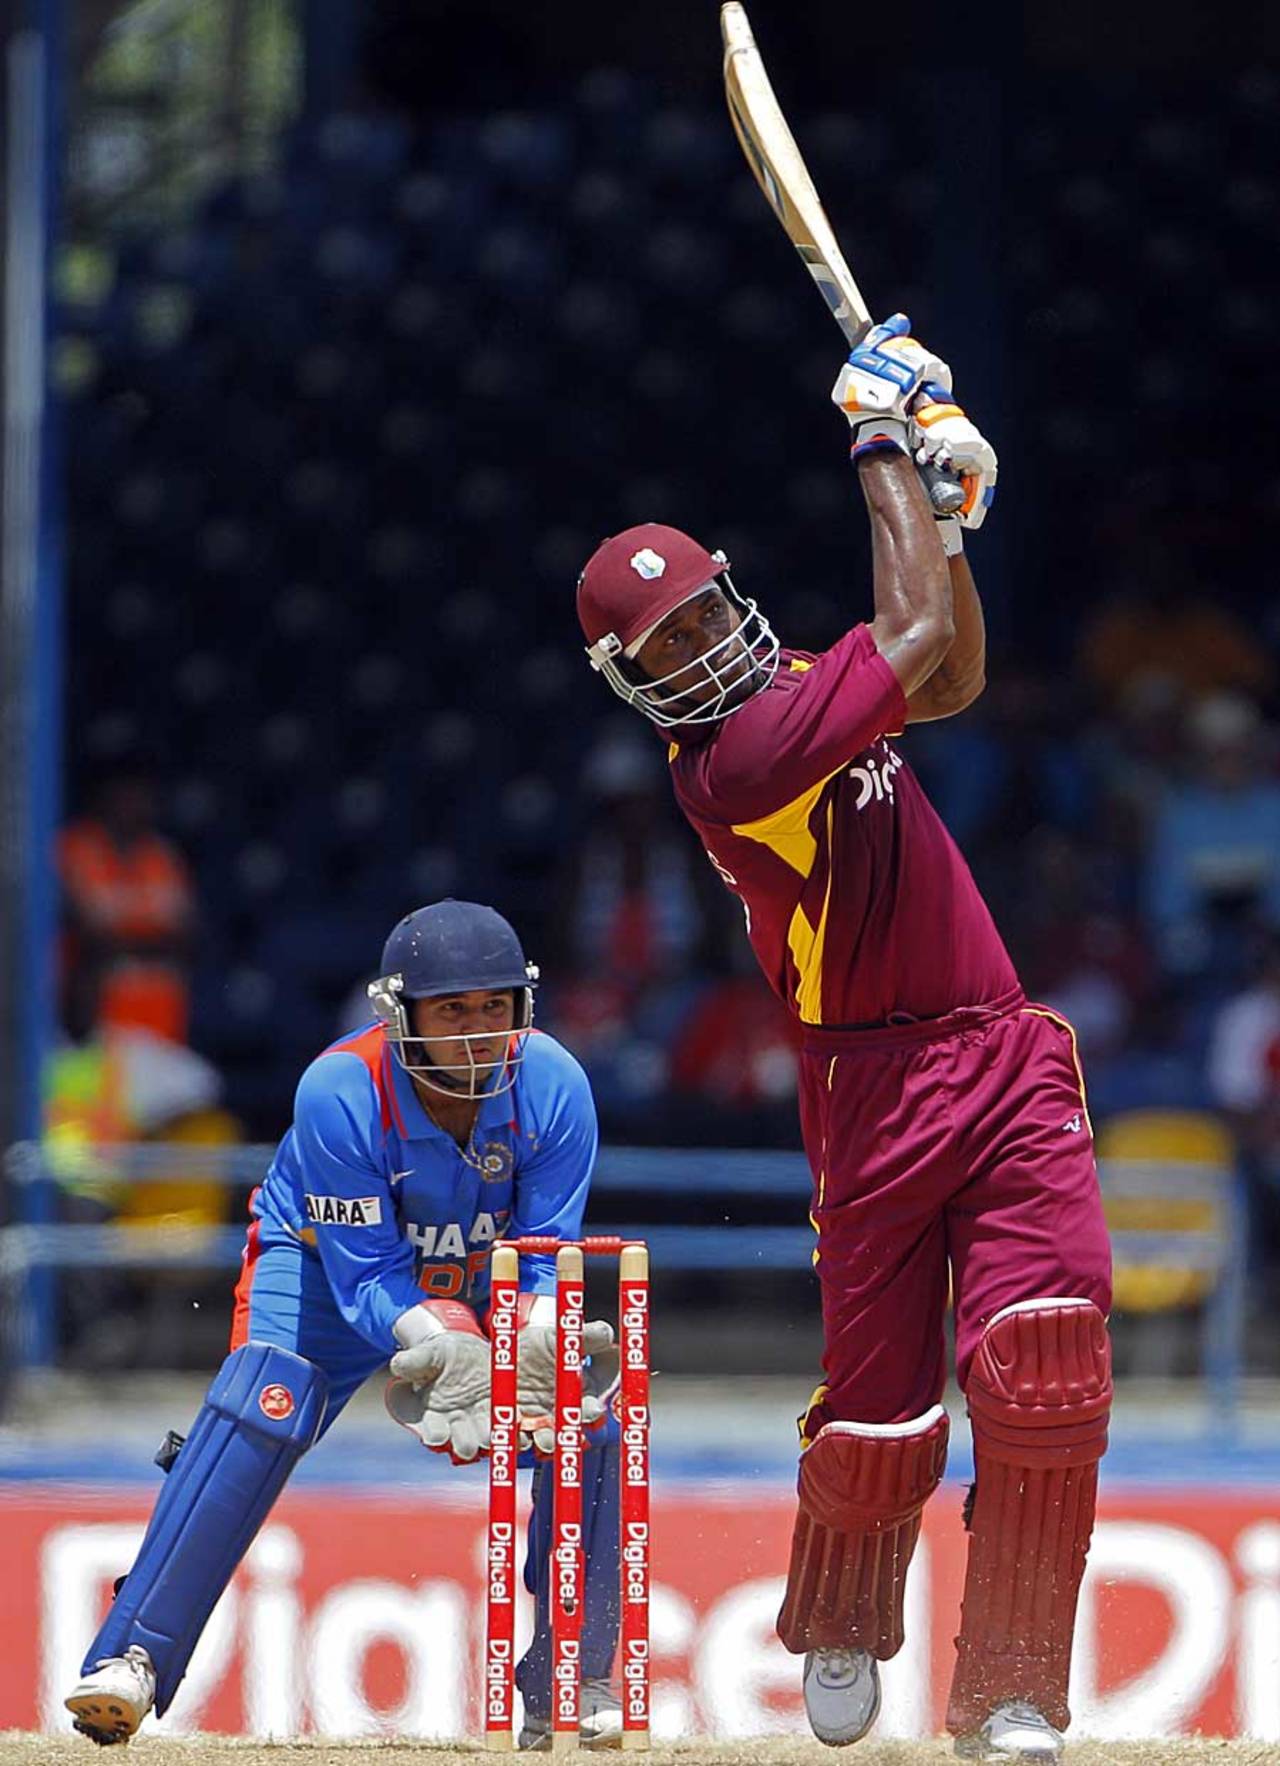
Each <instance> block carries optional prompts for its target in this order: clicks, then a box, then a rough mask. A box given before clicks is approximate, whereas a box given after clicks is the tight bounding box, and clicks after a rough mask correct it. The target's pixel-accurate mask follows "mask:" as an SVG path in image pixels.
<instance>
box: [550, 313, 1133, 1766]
mask: <svg viewBox="0 0 1280 1766" xmlns="http://www.w3.org/2000/svg"><path fill="white" fill-rule="evenodd" d="M950 387H951V376H950V371H949V369H948V368H947V366H946V364H945V363H944V362H942V361H941V360H940V359H939V358H938V357H937V356H935V355H933V354H931V352H930V351H929V350H927V349H926V348H925V347H924V346H923V345H922V344H920V343H919V342H917V341H916V340H915V339H914V338H912V337H911V336H910V335H909V324H908V321H907V320H906V318H905V317H904V316H903V315H902V314H897V315H895V316H894V317H893V318H892V319H890V320H889V321H888V322H887V323H886V324H884V325H880V326H877V327H875V328H874V329H873V330H872V331H871V332H869V333H868V335H867V337H866V338H865V339H864V341H863V342H862V343H861V344H860V345H859V346H858V347H857V348H856V349H855V350H854V351H853V353H852V354H851V355H850V357H849V359H848V361H847V363H846V364H845V365H844V366H843V367H842V369H841V370H840V374H839V377H838V379H837V381H836V384H835V389H834V392H833V395H832V396H833V398H834V400H835V403H836V404H837V405H839V406H840V408H841V409H842V410H843V411H844V413H845V415H846V416H847V418H848V420H849V425H850V430H851V455H852V461H853V465H854V467H855V469H856V471H857V474H858V479H859V482H860V484H861V487H862V493H863V496H864V498H865V500H866V505H867V511H868V514H869V517H870V521H871V544H872V560H873V582H872V590H873V596H874V602H875V613H874V617H873V618H872V620H871V621H870V623H869V624H865V625H864V624H859V625H854V626H853V627H852V629H851V630H849V631H848V632H846V633H845V635H844V636H843V637H842V638H840V639H839V640H838V641H837V642H836V643H835V644H833V645H832V647H831V648H830V649H829V650H827V651H824V652H823V653H822V654H821V655H809V654H805V653H802V652H799V651H794V650H786V649H781V648H780V646H779V644H778V641H777V639H776V638H775V637H774V635H773V632H772V631H771V629H770V627H769V624H768V621H767V620H766V619H765V617H764V615H763V614H762V613H761V612H760V611H759V610H758V608H757V605H756V603H755V602H754V601H753V600H749V599H744V598H743V597H742V596H741V595H739V593H738V592H737V590H736V589H735V587H734V585H733V583H732V582H731V580H730V577H729V572H728V561H727V559H726V558H725V556H724V554H723V553H721V552H716V553H710V552H708V551H706V550H705V549H704V547H702V546H701V545H699V544H698V543H697V542H696V541H694V540H692V539H690V538H689V536H688V535H687V534H684V533H681V532H679V531H677V530H676V529H674V528H670V527H662V526H657V525H646V526H641V527H633V528H630V529H628V530H627V531H626V532H624V533H620V534H616V535H614V536H613V537H612V538H611V539H608V540H606V541H605V542H604V543H603V544H602V545H601V546H600V547H599V548H598V550H597V551H596V552H595V553H594V555H593V556H592V557H591V559H590V560H589V561H588V563H587V565H586V568H585V569H584V571H583V573H582V576H581V578H580V580H579V584H578V617H579V620H580V622H581V625H582V629H583V632H584V634H585V637H586V640H587V646H588V648H587V654H588V656H589V658H590V660H591V663H592V666H593V667H594V668H595V669H596V670H597V671H599V672H600V673H601V674H602V675H603V676H604V678H605V680H606V681H607V682H608V684H609V686H610V687H612V688H613V690H614V692H616V693H617V694H618V695H619V696H620V697H621V698H622V699H623V700H625V701H626V703H627V704H629V705H634V706H635V707H636V708H637V709H638V710H639V711H641V712H643V714H644V715H645V716H646V717H647V718H649V719H650V721H651V722H652V723H654V724H655V725H657V726H658V728H659V729H660V730H661V731H662V732H664V734H665V735H666V737H667V738H668V742H669V748H668V753H669V757H670V767H671V779H672V783H673V785H674V788H675V793H676V799H677V801H678V802H679V804H680V807H681V809H682V810H683V811H684V814H685V815H686V817H687V818H688V820H689V822H690V823H691V824H692V826H693V828H694V830H695V832H696V833H697V835H698V838H699V839H700V840H701V842H702V844H703V846H704V847H705V849H706V852H707V856H708V857H709V859H710V860H711V863H712V864H713V865H714V866H715V868H716V870H717V871H718V872H719V874H720V876H721V878H722V879H723V881H724V882H725V884H726V885H727V886H728V888H729V889H730V890H732V891H733V893H734V894H735V895H737V897H738V898H739V900H740V901H741V903H742V906H743V910H744V912H745V914H746V919H747V932H748V935H749V937H750V940H751V944H752V947H753V949H754V951H755V954H756V957H757V958H758V960H759V963H760V966H761V968H762V969H763V970H764V973H765V975H766V977H767V979H768V981H769V983H770V985H771V986H772V987H773V989H774V991H775V992H776V993H777V994H778V995H779V996H780V998H781V999H782V1000H783V1001H785V1003H786V1005H787V1006H788V1007H789V1008H790V1010H791V1011H792V1012H793V1013H794V1014H795V1016H796V1017H797V1018H798V1019H799V1021H800V1023H801V1025H802V1026H803V1034H804V1043H803V1053H802V1057H801V1068H800V1111H801V1125H802V1130H803V1135H804V1143H805V1147H806V1150H807V1152H808V1157H809V1162H810V1165H811V1167H812V1171H813V1182H814V1198H813V1222H814V1226H815V1228H816V1230H817V1234H818V1243H817V1249H816V1251H815V1253H814V1261H815V1264H816V1266H817V1271H818V1275H819V1278H820V1283H821V1293H822V1315H823V1335H824V1350H823V1369H824V1380H823V1383H822V1385H821V1386H819V1388H818V1390H817V1392H816V1393H815V1394H814V1397H813V1399H812V1401H811V1403H810V1406H809V1409H808V1411H807V1413H806V1415H805V1416H804V1417H803V1418H802V1419H801V1425H800V1432H801V1455H800V1473H799V1504H798V1511H797V1516H796V1524H795V1531H794V1536H793V1541H792V1549H791V1562H790V1569H789V1574H788V1579H787V1587H786V1593H785V1597H784V1600H783V1604H782V1611H781V1613H780V1614H779V1617H778V1633H779V1636H780V1637H781V1639H782V1642H783V1643H784V1644H785V1645H786V1647H787V1648H788V1649H789V1650H791V1651H793V1652H794V1653H796V1654H798V1655H799V1654H803V1656H804V1658H805V1662H804V1676H803V1683H804V1697H805V1707H806V1710H807V1712H808V1716H809V1721H810V1724H811V1726H812V1728H813V1731H814V1733H815V1734H816V1735H817V1736H818V1738H819V1739H820V1740H821V1741H824V1742H827V1743H828V1744H830V1745H831V1746H834V1747H839V1746H843V1745H845V1744H847V1743H849V1742H854V1741H857V1740H858V1739H859V1738H860V1737H861V1736H863V1735H865V1734H866V1732H867V1730H868V1729H869V1728H870V1727H871V1725H872V1723H873V1722H874V1721H875V1717H876V1714H877V1711H878V1709H879V1702H880V1689H879V1678H878V1664H879V1663H880V1662H882V1661H886V1660H888V1659H889V1658H890V1657H891V1656H893V1655H894V1654H895V1652H896V1651H897V1650H898V1649H899V1648H900V1647H901V1645H902V1640H903V1629H902V1627H903V1590H904V1583H905V1579H906V1574H907V1567H908V1564H909V1563H910V1559H911V1553H912V1550H913V1548H914V1546H915V1542H916V1538H917V1535H918V1533H919V1529H920V1517H921V1511H922V1509H923V1507H924V1504H925V1502H926V1501H927V1500H928V1498H929V1496H930V1495H931V1493H932V1492H933V1491H934V1490H935V1489H936V1487H937V1485H938V1483H939V1480H940V1479H941V1477H942V1473H943V1466H944V1461H945V1457H946V1448H947V1416H946V1412H945V1411H944V1410H943V1408H942V1405H941V1403H940V1399H941V1397H942V1393H943V1385H944V1380H945V1374H946V1366H945V1346H944V1335H943V1323H944V1314H945V1311H946V1306H947V1298H948V1290H949V1288H950V1292H951V1295H952V1298H953V1302H954V1309H955V1335H956V1373H957V1377H958V1380H959V1383H960V1386H961V1389H962V1390H963V1392H964V1394H965V1398H966V1401H967V1404H968V1410H969V1416H970V1419H971V1422H972V1427H973V1445H974V1460H975V1468H976V1476H975V1481H974V1485H973V1488H972V1490H971V1492H970V1495H969V1501H968V1503H967V1504H966V1509H965V1520H966V1524H967V1527H968V1531H969V1550H968V1568H967V1573H966V1579H965V1587H964V1603H963V1611H962V1616H961V1622H960V1635H959V1636H958V1638H957V1639H956V1649H957V1661H956V1665H955V1673H954V1678H953V1681H952V1687H951V1697H950V1704H949V1709H948V1713H947V1726H948V1728H949V1730H950V1731H951V1732H952V1734H953V1735H954V1736H955V1747H956V1752H957V1753H958V1754H959V1755H961V1756H962V1757H964V1758H966V1759H975V1760H1020V1761H1037V1762H1044V1761H1054V1760H1057V1759H1058V1758H1059V1757H1060V1756H1061V1752H1062V1736H1061V1731H1062V1730H1064V1729H1065V1728H1066V1726H1067V1723H1068V1721H1069V1713H1068V1709H1067V1679H1068V1668H1069V1663H1070V1654H1071V1634H1072V1626H1073V1621H1074V1618H1075V1611H1076V1599H1077V1594H1078V1591H1079V1586H1080V1578H1081V1575H1082V1573H1083V1571H1084V1564H1085V1555H1086V1552H1087V1549H1088V1545H1089V1539H1090V1535H1091V1532H1092V1528H1093V1517H1094V1502H1095V1492H1096V1484H1097V1469H1098V1462H1099V1460H1100V1459H1101V1458H1102V1455H1103V1452H1104V1451H1105V1449H1106V1443H1107V1423H1108V1416H1109V1411H1110V1405H1111V1370H1110V1353H1109V1346H1108V1338H1107V1327H1106V1316H1107V1311H1108V1308H1109V1304H1110V1254H1109V1249H1108V1243H1107V1235H1106V1229H1105V1226H1104V1223H1103V1218H1102V1209H1101V1204H1100V1199H1099V1192H1098V1182H1097V1175H1096V1170H1095V1166H1094V1157H1093V1146H1092V1136H1091V1132H1090V1126H1089V1117H1088V1112H1087V1110H1086V1107H1085V1100H1084V1095H1083V1090H1082V1081H1081V1073H1080V1067H1079V1063H1078V1061H1077V1058H1076V1051H1075V1039H1074V1036H1073V1034H1072V1031H1071V1028H1070V1026H1069V1025H1068V1024H1067V1023H1065V1022H1064V1021H1063V1020H1062V1019H1061V1018H1059V1017H1058V1016H1056V1014H1054V1013H1053V1012H1050V1011H1048V1010H1047V1009H1046V1008H1044V1007H1043V1006H1037V1005H1033V1004H1031V1003H1029V1002H1028V1000H1027V999H1026V997H1025V996H1024V994H1023V991H1022V988H1021V987H1020V985H1019V983H1018V977H1017V975H1016V974H1015V973H1014V970H1013V966H1012V964H1011V963H1010V960H1009V957H1008V954H1007V953H1006V951H1005V948H1004V945H1003V944H1002V942H1001V940H1000V937H999V934H998V933H997V932H996V929H995V926H994V925H993V923H992V920H991V916H990V914H989V913H988V911H987V908H986V905H985V904H984V902H983V900H982V898H981V896H980V895H979V893H978V890H977V888H976V886H975V884H974V881H973V878H972V876H971V875H970V873H969V870H968V868H967V866H966V865H965V863H964V860H963V859H962V858H961V856H960V853H959V852H958V850H957V848H956V847H955V845H954V843H953V842H952V840H951V838H950V836H949V835H948V833H947V831H946V829H945V828H944V827H943V825H942V823H941V821H940V820H939V818H938V816H937V815H936V813H935V812H934V810H933V809H932V808H931V806H930V805H929V803H928V801H927V800H926V798H925V796H924V794H923V792H922V790H921V788H920V786H919V784H918V783H917V781H916V779H915V777H914V775H913V774H912V772H911V769H910V767H909V766H908V765H907V764H906V763H905V761H904V760H903V758H902V755H901V753H900V751H899V748H898V746H897V738H898V737H899V736H900V735H901V734H902V732H903V731H904V730H905V728H906V726H907V725H908V724H910V723H915V722H921V721H924V720H927V719H933V718H943V717H950V716H952V715H953V714H954V713H956V712H958V711H962V710H963V709H964V707H965V706H966V705H968V704H970V703H971V701H972V700H973V699H974V698H976V697H977V695H978V694H979V693H980V692H981V690H982V686H983V668H984V632H983V620H982V611H981V607H980V605H979V602H978V597H977V593H976V590H975V587H974V582H973V577H972V575H971V574H970V571H969V566H968V564H967V562H966V560H965V557H964V554H963V550H962V538H963V530H964V529H965V528H966V527H967V528H970V529H973V528H977V527H978V526H980V524H981V522H982V520H983V518H984V516H985V514H986V512H987V508H988V506H989V504H990V502H991V497H992V492H993V490H994V486H995V480H996V458H995V454H994V452H993V450H992V448H991V446H990V444H989V443H988V442H987V441H985V440H984V438H983V437H982V436H981V434H980V433H979V432H978V430H977V429H976V428H975V427H974V425H973V424H972V423H971V422H970V421H969V420H968V418H967V417H966V416H965V415H964V413H963V412H962V411H961V410H960V408H959V407H958V406H957V405H956V404H955V403H954V402H953V401H952V399H951V394H950ZM923 467H936V468H942V469H949V470H951V471H953V472H955V473H957V474H958V475H959V477H960V479H961V481H962V483H963V486H964V489H965V501H964V505H963V508H962V510H961V512H960V514H959V516H958V518H957V517H950V518H945V519H935V517H934V514H933V511H932V509H931V506H930V503H929V501H928V499H927V498H926V496H925V493H924V489H923V487H922V483H921V478H920V468H923Z"/></svg>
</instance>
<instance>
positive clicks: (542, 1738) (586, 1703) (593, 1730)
mask: <svg viewBox="0 0 1280 1766" xmlns="http://www.w3.org/2000/svg"><path fill="white" fill-rule="evenodd" d="M578 1741H579V1743H580V1744H581V1746H582V1747H584V1748H616V1747H621V1745H622V1700H621V1699H620V1698H619V1697H618V1695H617V1693H616V1692H615V1691H614V1690H613V1687H612V1685H611V1684H610V1682H609V1681H608V1680H591V1679H585V1678H584V1680H583V1682H582V1685H581V1687H580V1688H579V1691H578ZM550 1747H551V1719H550V1717H534V1716H531V1715H530V1713H529V1712H528V1711H527V1710H526V1711H525V1714H524V1723H523V1725H522V1727H521V1730H520V1748H521V1751H522V1752H524V1753H535V1754H542V1753H546V1752H547V1751H548V1749H549V1748H550Z"/></svg>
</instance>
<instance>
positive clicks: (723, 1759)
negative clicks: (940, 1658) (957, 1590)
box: [0, 1730, 1280, 1766]
mask: <svg viewBox="0 0 1280 1766" xmlns="http://www.w3.org/2000/svg"><path fill="white" fill-rule="evenodd" d="M495 1757H496V1756H494V1755H492V1754H488V1753H487V1752H486V1751H485V1750H484V1749H483V1748H481V1747H479V1746H474V1745H473V1746H460V1745H458V1744H457V1743H452V1742H451V1743H431V1742H420V1741H397V1740H386V1741H376V1740H365V1739H357V1740H350V1741H348V1740H342V1741H325V1740H324V1739H323V1738H322V1737H316V1738H315V1739H307V1740H304V1741H282V1742H260V1741H241V1740H236V1739H232V1738H230V1737H227V1736H213V1735H207V1736H189V1737H184V1738H182V1739H181V1740H170V1739H167V1738H162V1737H158V1736H144V1737H142V1738H141V1739H140V1740H137V1741H134V1742H133V1743H132V1744H131V1746H130V1748H129V1753H128V1755H127V1756H125V1757H121V1758H120V1766H124V1761H125V1758H127V1760H128V1761H129V1763H130V1766H482V1762H483V1761H485V1760H486V1759H494V1758H495ZM610 1757H612V1758H616V1759H619V1760H621V1759H622V1758H625V1757H626V1756H622V1755H613V1756H610ZM101 1758H102V1756H101V1755H100V1754H98V1753H97V1752H96V1751H95V1750H94V1748H93V1746H92V1744H91V1743H89V1742H87V1741H82V1740H81V1739H80V1738H79V1737H78V1736H65V1735H31V1734H23V1733H22V1732H20V1731H18V1730H8V1731H6V1732H4V1733H0V1766H93V1763H94V1762H95V1761H99V1760H101ZM636 1758H638V1759H642V1760H645V1761H647V1762H649V1763H650V1766H817V1762H819V1761H820V1760H823V1759H829V1758H830V1754H829V1753H828V1752H827V1750H825V1749H823V1748H822V1747H821V1746H820V1745H819V1743H817V1742H815V1741H810V1740H806V1739H803V1738H799V1737H791V1736H788V1737H785V1738H779V1739H777V1740H761V1741H688V1742H670V1743H664V1744H662V1745H660V1746H657V1747H654V1748H653V1749H651V1750H650V1751H649V1752H648V1753H647V1754H643V1755H639V1756H636ZM846 1758H847V1759H848V1761H849V1766H942V1762H943V1761H954V1759H955V1755H954V1753H953V1752H952V1749H951V1743H950V1741H948V1740H946V1739H945V1738H940V1739H938V1740H936V1741H882V1742H877V1741H866V1742H862V1743H860V1744H859V1745H858V1748H857V1752H856V1753H853V1754H850V1755H847V1756H846ZM1202 1763H1210V1766H1280V1742H1267V1741H1226V1740H1223V1739H1221V1738H1219V1737H1214V1736H1202V1737H1199V1738H1197V1739H1193V1740H1186V1741H1164V1740H1152V1741H1130V1742H1111V1741H1107V1742H1101V1741H1080V1742H1074V1743H1073V1742H1068V1744H1067V1751H1066V1758H1065V1760H1064V1762H1063V1766H1202Z"/></svg>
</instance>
